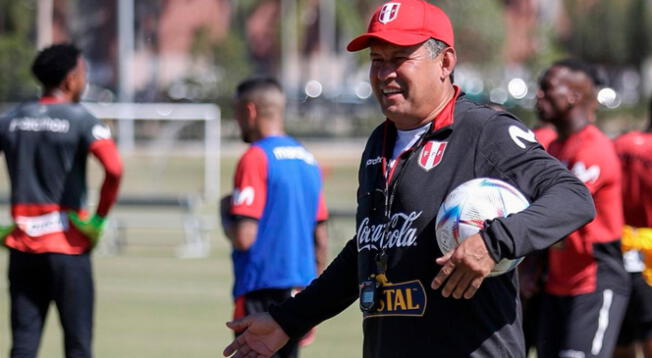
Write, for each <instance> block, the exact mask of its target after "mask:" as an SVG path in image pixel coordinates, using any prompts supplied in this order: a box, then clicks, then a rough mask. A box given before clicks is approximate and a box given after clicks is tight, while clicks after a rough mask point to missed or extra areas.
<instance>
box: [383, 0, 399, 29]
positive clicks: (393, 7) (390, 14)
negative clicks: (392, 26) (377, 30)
mask: <svg viewBox="0 0 652 358" xmlns="http://www.w3.org/2000/svg"><path fill="white" fill-rule="evenodd" d="M400 7H401V4H400V3H397V2H388V3H387V4H385V5H383V8H382V9H380V12H379V13H378V21H379V22H381V23H383V24H386V23H388V22H391V21H394V20H396V16H398V9H399V8H400Z"/></svg>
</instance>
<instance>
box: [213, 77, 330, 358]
mask: <svg viewBox="0 0 652 358" xmlns="http://www.w3.org/2000/svg"><path fill="white" fill-rule="evenodd" d="M284 110H285V95H284V94H283V90H282V88H281V86H280V85H279V83H278V82H277V81H276V80H275V79H272V78H253V79H249V80H246V81H243V82H242V83H240V84H239V85H238V87H237V89H236V94H235V115H236V119H237V121H238V125H239V127H240V134H241V136H242V140H243V141H244V142H246V143H251V146H250V147H249V149H248V150H247V152H246V153H245V154H244V155H243V156H242V157H241V158H240V161H239V162H238V166H237V169H236V173H235V179H234V190H233V194H232V195H231V196H230V197H227V198H226V199H223V200H222V218H223V219H222V224H223V227H224V231H225V233H226V235H227V237H228V238H229V239H230V240H231V244H232V245H233V254H232V259H233V269H234V273H235V283H234V287H233V297H234V299H235V313H234V319H237V318H242V317H244V316H245V315H248V314H252V313H256V312H267V310H268V308H269V307H270V306H271V305H272V304H278V303H281V302H283V301H284V300H285V299H287V298H289V297H291V296H292V295H294V294H295V293H296V292H297V290H298V289H301V288H303V287H305V286H307V285H308V284H309V283H310V281H312V280H313V279H314V278H315V277H316V276H317V274H318V273H321V272H322V271H323V269H324V266H325V264H326V254H327V242H328V235H327V232H326V219H327V218H328V211H327V209H326V204H325V201H324V196H323V188H322V179H321V173H320V170H319V167H318V166H317V162H316V160H315V158H314V156H313V155H312V154H311V153H310V152H309V151H308V150H306V149H305V148H304V147H303V146H302V145H301V144H300V143H299V142H297V141H296V140H295V139H293V138H291V137H289V136H287V135H286V134H285V132H284V129H283V121H284V118H283V117H284ZM298 343H299V341H298V340H293V341H290V343H288V344H287V345H285V347H283V349H281V350H280V351H279V352H278V353H277V355H276V357H279V358H285V357H297V356H298V348H299V345H298Z"/></svg>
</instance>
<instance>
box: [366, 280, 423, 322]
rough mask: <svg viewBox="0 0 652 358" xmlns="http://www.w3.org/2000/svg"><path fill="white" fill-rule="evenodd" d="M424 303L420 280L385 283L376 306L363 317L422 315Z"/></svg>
mask: <svg viewBox="0 0 652 358" xmlns="http://www.w3.org/2000/svg"><path fill="white" fill-rule="evenodd" d="M426 304H427V296H426V290H425V289H424V288H423V285H422V284H421V281H419V280H414V281H407V282H400V283H387V284H385V285H384V286H383V287H382V289H381V293H380V301H379V302H378V308H377V309H376V311H374V312H370V313H366V314H365V317H364V318H372V317H384V316H403V317H423V315H424V313H425V312H426Z"/></svg>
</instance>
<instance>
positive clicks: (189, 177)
mask: <svg viewBox="0 0 652 358" xmlns="http://www.w3.org/2000/svg"><path fill="white" fill-rule="evenodd" d="M308 146H309V148H311V147H310V145H308ZM244 148H245V147H244V146H241V147H239V146H236V147H235V149H234V150H231V151H229V152H226V153H223V155H222V158H221V168H222V178H221V183H222V192H223V193H225V192H226V191H229V190H230V185H231V176H232V174H233V167H234V165H235V160H236V158H237V155H238V154H240V153H241V151H242V150H244ZM320 148H321V147H320ZM311 149H313V148H311ZM359 150H361V148H357V147H356V146H353V149H352V150H337V148H335V150H333V148H332V147H330V146H326V147H325V148H322V149H321V150H320V149H315V153H316V155H317V157H318V160H319V161H320V163H321V164H322V166H323V167H324V173H325V189H326V196H327V200H328V201H329V206H331V207H338V208H344V209H352V206H353V204H354V202H355V186H356V181H357V178H356V168H357V161H358V158H359V155H360V152H359ZM338 153H339V154H338ZM125 163H126V172H125V179H124V184H123V189H122V195H132V194H143V193H150V194H151V193H166V194H174V193H178V194H183V193H186V192H192V193H198V192H200V191H201V187H200V185H201V182H202V177H201V163H202V159H201V158H200V157H196V156H189V157H188V156H183V155H177V154H175V155H170V156H169V157H167V158H166V159H165V160H162V159H161V158H150V157H148V156H146V155H142V156H131V157H128V158H125ZM0 172H1V175H0V185H2V186H1V187H0V188H8V186H7V180H6V177H5V176H6V171H5V170H0ZM100 177H101V175H100V174H99V173H98V168H97V166H95V165H93V166H92V167H91V176H90V180H89V181H90V183H91V184H90V187H91V188H93V187H97V183H98V182H99V180H100V179H99V178H100ZM180 188H181V189H180ZM2 191H5V190H2ZM115 210H116V213H120V212H122V213H124V212H125V211H126V210H127V209H124V208H120V207H116V209H115ZM130 210H132V211H133V209H130ZM2 211H3V212H2V214H1V215H0V217H2V218H5V219H4V220H3V222H6V216H7V208H6V207H3V208H2ZM201 211H202V214H203V215H204V216H205V217H208V218H212V217H214V220H215V221H214V223H213V224H214V225H213V228H212V229H211V232H210V234H211V242H212V243H213V250H212V253H211V256H210V257H209V258H204V259H178V258H176V257H174V249H175V247H176V246H177V245H179V244H180V243H181V242H182V241H183V231H182V228H181V227H180V226H179V227H178V228H175V227H167V226H166V228H164V229H160V230H155V229H147V230H144V229H141V230H128V246H127V249H126V251H125V253H124V254H123V255H120V256H102V255H95V256H94V270H95V285H96V315H95V339H94V351H95V355H96V357H100V358H123V357H124V358H131V357H134V358H149V357H157V358H163V357H186V358H191V357H192V358H194V357H218V356H221V351H222V349H223V348H224V347H225V346H226V344H228V342H230V340H231V337H232V336H231V333H230V332H229V331H228V329H227V328H226V327H225V325H224V323H225V322H226V321H227V320H228V319H229V317H230V316H231V313H232V301H231V294H230V292H231V285H232V275H231V262H230V258H229V252H230V249H229V247H228V245H227V243H226V241H225V240H224V238H223V237H222V236H221V233H220V231H219V230H218V226H219V223H218V219H217V215H213V213H216V212H217V207H216V205H215V203H206V204H205V205H203V207H202V208H201ZM131 214H132V213H130V215H131ZM133 215H134V217H135V218H137V217H138V215H141V216H152V215H157V214H156V211H152V210H151V209H148V211H147V212H143V210H140V211H138V210H135V211H133ZM161 215H163V214H161ZM167 215H175V214H174V213H167ZM329 230H330V236H331V246H330V252H331V255H330V258H331V259H332V258H333V257H334V256H335V255H336V253H337V252H338V251H339V249H340V248H341V247H342V246H343V245H344V243H345V242H346V240H348V239H349V238H350V237H351V236H352V235H353V231H354V228H353V220H352V219H351V218H349V219H336V220H331V222H330V223H329ZM6 267H7V252H6V250H0V272H2V274H0V357H4V356H6V354H7V352H8V350H9V342H10V330H9V307H8V306H9V302H8V301H9V300H8V293H7V279H6ZM361 325H362V320H361V316H360V313H359V311H358V309H357V304H354V305H352V306H351V307H350V308H349V309H348V310H346V311H345V312H343V313H342V314H340V315H339V316H337V317H335V318H333V319H331V320H329V321H327V322H324V323H322V324H321V325H320V326H319V328H318V335H317V340H316V341H315V343H313V345H311V346H309V347H308V348H306V349H304V350H303V353H302V356H304V357H316V358H319V357H359V356H360V355H361V345H362V333H361ZM39 357H47V358H50V357H63V343H62V335H61V329H60V327H59V323H58V317H57V313H56V309H55V307H54V306H51V310H50V313H49V316H48V321H47V325H46V329H45V332H44V337H43V340H42V345H41V349H40V354H39Z"/></svg>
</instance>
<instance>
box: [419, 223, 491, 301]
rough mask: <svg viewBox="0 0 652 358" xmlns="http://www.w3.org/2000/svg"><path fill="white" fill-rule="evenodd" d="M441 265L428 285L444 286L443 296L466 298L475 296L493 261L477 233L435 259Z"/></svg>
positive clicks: (434, 286)
mask: <svg viewBox="0 0 652 358" xmlns="http://www.w3.org/2000/svg"><path fill="white" fill-rule="evenodd" d="M435 261H436V262H437V264H439V265H442V268H441V269H440V270H439V273H438V274H437V276H435V278H434V279H433V280H432V284H431V287H432V289H433V290H436V289H438V288H440V287H442V285H443V284H444V282H445V283H446V285H444V287H443V289H442V291H441V294H442V296H444V297H449V296H450V295H451V294H452V295H453V298H462V297H464V298H466V299H469V298H471V297H473V295H475V293H476V292H477V291H478V289H479V288H480V285H481V284H482V281H483V280H484V278H485V277H487V275H489V273H491V270H492V269H493V268H494V267H495V266H496V261H494V260H493V258H491V256H490V255H489V251H488V250H487V246H486V245H485V243H484V240H483V239H482V236H480V234H479V233H477V234H473V235H471V236H469V237H468V238H466V239H465V240H464V241H462V243H461V244H460V246H458V247H457V248H456V249H455V250H453V251H451V252H449V253H447V254H446V255H444V256H442V257H440V258H438V259H436V260H435Z"/></svg>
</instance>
